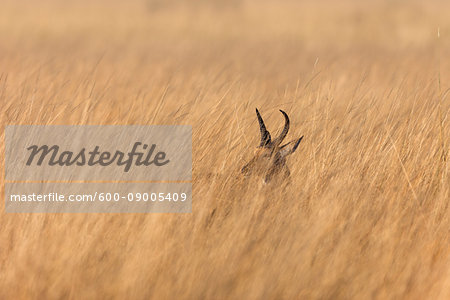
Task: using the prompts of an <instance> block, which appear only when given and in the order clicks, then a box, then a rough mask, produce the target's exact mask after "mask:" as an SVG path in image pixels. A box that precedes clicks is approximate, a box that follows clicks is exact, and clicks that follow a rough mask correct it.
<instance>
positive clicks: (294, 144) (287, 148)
mask: <svg viewBox="0 0 450 300" xmlns="http://www.w3.org/2000/svg"><path fill="white" fill-rule="evenodd" d="M302 139H303V136H302V137H301V138H299V139H298V140H293V141H290V142H289V143H287V144H284V145H283V146H281V147H280V152H279V153H280V156H281V157H286V156H288V155H289V154H292V153H294V152H295V150H297V148H298V145H299V144H300V142H301V141H302Z"/></svg>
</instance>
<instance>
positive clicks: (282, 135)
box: [273, 109, 289, 147]
mask: <svg viewBox="0 0 450 300" xmlns="http://www.w3.org/2000/svg"><path fill="white" fill-rule="evenodd" d="M280 111H281V113H282V114H283V116H284V128H283V131H282V132H281V133H280V135H279V136H278V137H277V138H276V139H275V140H274V141H273V144H274V145H275V146H276V147H278V146H279V145H280V144H281V142H282V141H283V140H284V138H285V137H286V135H287V134H288V131H289V117H288V115H287V114H286V113H285V112H284V111H282V110H281V109H280Z"/></svg>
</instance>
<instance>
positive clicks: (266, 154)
mask: <svg viewBox="0 0 450 300" xmlns="http://www.w3.org/2000/svg"><path fill="white" fill-rule="evenodd" d="M280 112H281V113H282V114H283V116H284V128H283V131H282V132H281V133H280V135H279V136H278V137H277V138H275V139H273V140H272V138H271V136H270V133H269V131H268V130H267V129H266V125H264V121H263V119H262V117H261V114H260V113H259V111H258V109H256V116H257V117H258V123H259V131H260V133H261V142H260V143H259V146H258V147H257V148H256V150H255V154H254V157H253V158H252V159H251V160H250V161H249V162H248V163H247V164H246V165H245V166H244V167H243V168H242V169H241V172H242V173H243V174H244V175H245V176H249V175H251V174H256V175H258V176H261V177H263V180H264V183H269V182H270V181H271V180H272V179H274V178H275V177H276V178H280V179H281V180H286V179H287V178H289V176H290V174H291V172H290V171H289V168H288V166H287V164H286V157H287V156H288V155H290V154H292V153H294V152H295V150H297V148H298V145H299V144H300V142H301V141H302V139H303V136H301V137H300V138H299V139H297V140H293V141H290V142H289V143H286V144H284V145H282V146H280V145H281V143H282V142H283V140H284V138H285V137H286V135H287V134H288V131H289V117H288V115H287V114H286V113H285V112H284V111H282V110H281V109H280Z"/></svg>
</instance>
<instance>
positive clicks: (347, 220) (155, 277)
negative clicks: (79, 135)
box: [0, 0, 450, 299]
mask: <svg viewBox="0 0 450 300" xmlns="http://www.w3.org/2000/svg"><path fill="white" fill-rule="evenodd" d="M0 7H1V9H0V103H1V110H2V113H1V115H0V124H1V126H2V129H4V127H5V125H7V124H190V125H192V126H193V131H194V132H193V189H194V190H193V193H194V198H193V213H192V214H186V215H170V214H146V215H144V214H142V215H141V214H136V215H134V214H110V215H108V214H89V215H71V214H59V215H53V214H45V215H43V214H5V213H4V212H3V211H2V213H1V215H0V228H1V229H0V298H2V299H19V298H28V299H29V298H35V299H41V298H51V299H60V298H70V299H80V298H81V299H92V298H96V299H98V298H105V299H110V298H118V299H122V298H136V299H148V298H157V299H172V298H184V299H199V298H208V299H223V298H229V299H230V298H231V299H236V298H246V299H281V298H297V299H318V298H320V299H349V298H353V299H368V298H374V299H449V298H450V272H449V270H450V241H449V228H450V219H449V216H450V215H449V214H450V208H449V199H450V181H449V163H448V150H449V149H448V147H449V143H448V139H449V130H450V126H449V120H448V114H449V108H450V105H449V101H448V96H447V94H448V87H449V84H448V82H449V79H450V78H449V76H450V73H449V70H450V68H449V67H450V65H449V61H448V59H447V58H448V53H450V52H449V50H450V39H449V32H450V18H449V16H450V13H449V12H450V4H449V3H448V2H446V1H428V2H424V1H356V0H344V1H339V2H338V1H331V0H320V1H272V0H264V1H251V0H249V1H201V0H197V1H162V0H149V1H126V2H125V1H95V2H92V1H47V0H46V1H39V2H37V1H2V3H1V4H0ZM438 30H439V32H440V37H439V38H438ZM255 107H259V108H260V110H261V112H262V114H263V116H264V118H265V121H266V125H267V126H268V128H269V130H272V131H274V132H276V130H279V129H280V127H281V125H282V118H281V116H280V115H279V112H278V109H283V110H286V111H287V112H288V114H289V116H290V117H291V122H292V124H291V132H290V134H289V136H288V139H291V138H294V137H297V136H299V135H305V139H304V140H303V141H302V143H301V145H300V148H299V149H298V150H297V152H296V153H295V154H294V155H292V156H291V157H290V159H289V161H288V163H289V165H290V168H291V171H292V184H291V185H289V186H282V187H269V188H268V187H261V186H260V185H259V184H258V182H259V181H258V180H257V178H252V179H250V181H243V180H242V179H241V178H240V177H239V169H240V167H241V166H242V165H243V164H244V163H245V162H246V161H248V159H250V158H251V155H252V153H253V149H254V147H255V146H256V145H257V143H258V138H259V137H258V134H259V132H258V125H257V122H256V117H255V115H254V108H255ZM1 135H2V139H3V138H4V130H2V131H1ZM1 152H2V153H4V145H3V143H2V148H1ZM1 171H2V172H4V168H3V164H2V166H1ZM3 188H4V187H3V186H2V187H1V194H2V195H3V193H4V190H3ZM2 210H3V208H2Z"/></svg>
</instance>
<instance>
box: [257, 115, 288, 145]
mask: <svg viewBox="0 0 450 300" xmlns="http://www.w3.org/2000/svg"><path fill="white" fill-rule="evenodd" d="M280 112H281V113H282V114H283V116H284V128H283V131H282V132H281V133H280V135H279V136H278V137H277V138H276V139H274V140H273V141H272V138H271V136H270V133H269V131H268V130H267V128H266V125H264V121H263V119H262V117H261V114H260V113H259V111H258V109H256V116H257V117H258V122H259V131H260V133H261V143H260V144H259V147H266V148H271V147H278V146H279V145H280V144H281V142H282V141H283V140H284V138H285V137H286V135H287V134H288V131H289V117H288V115H287V114H286V113H285V112H284V111H282V110H281V109H280Z"/></svg>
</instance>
